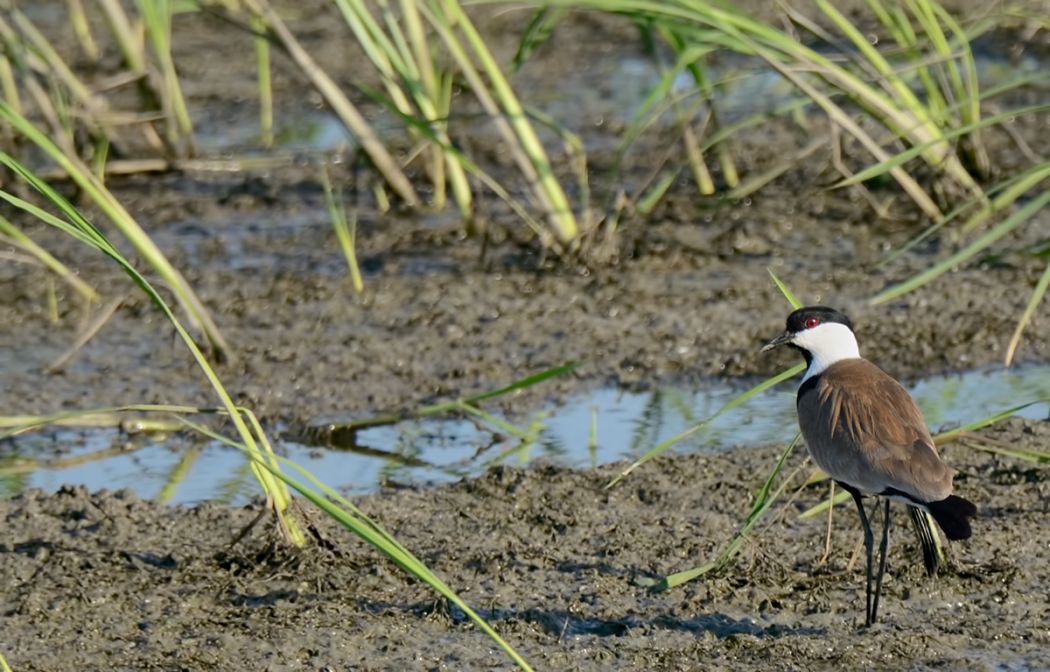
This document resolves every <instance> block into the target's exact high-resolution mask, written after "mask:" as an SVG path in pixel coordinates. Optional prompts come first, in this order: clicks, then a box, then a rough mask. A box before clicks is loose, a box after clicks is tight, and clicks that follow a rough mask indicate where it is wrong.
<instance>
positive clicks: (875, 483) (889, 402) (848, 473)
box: [761, 306, 977, 627]
mask: <svg viewBox="0 0 1050 672" xmlns="http://www.w3.org/2000/svg"><path fill="white" fill-rule="evenodd" d="M781 345H787V346H790V347H792V348H794V349H796V350H798V351H800V352H801V353H802V357H803V358H804V359H805V360H806V371H805V374H804V375H803V376H802V381H801V384H800V386H799V388H798V396H797V397H796V406H797V411H798V424H799V428H800V429H801V431H802V437H803V439H804V440H805V442H806V446H807V448H808V449H809V454H810V457H811V458H812V460H813V462H814V463H815V464H816V465H817V466H818V467H820V468H821V469H822V470H823V471H824V472H825V473H827V474H828V475H829V476H830V477H831V478H832V479H834V481H835V482H836V483H838V484H839V485H840V486H841V487H842V488H843V489H845V490H846V492H848V493H850V495H851V496H852V497H853V501H854V502H855V503H856V505H857V512H858V513H859V515H860V522H861V525H862V526H863V528H864V548H865V551H866V554H867V574H866V578H867V584H866V589H865V601H866V606H865V619H864V620H865V626H866V627H870V626H871V625H873V624H874V623H875V622H876V621H877V616H878V609H879V596H880V594H881V592H882V579H883V576H884V574H885V572H886V550H887V547H888V546H889V530H890V502H891V501H893V500H896V501H899V502H903V503H904V504H906V505H907V506H908V511H909V514H910V515H911V518H912V521H913V522H914V523H915V524H916V531H917V533H918V536H919V541H920V545H921V546H922V549H923V560H924V563H925V565H926V569H927V571H928V572H929V573H930V574H933V573H935V572H936V569H937V558H938V555H937V549H936V546H935V542H934V540H933V531H932V530H931V529H930V527H929V519H928V517H927V516H926V515H925V513H927V512H928V513H929V514H930V515H931V516H932V517H933V519H934V520H935V521H937V525H938V526H939V527H940V528H941V529H942V530H943V531H944V534H945V536H947V537H948V539H951V540H962V539H969V538H970V536H971V535H972V528H971V525H970V519H971V518H974V517H975V516H976V515H977V507H976V506H975V505H974V504H973V502H971V501H969V500H967V499H964V498H962V497H960V496H958V495H955V494H952V491H953V482H952V481H953V478H954V472H953V471H952V469H951V468H950V467H949V466H948V465H947V464H946V463H945V462H944V461H943V460H942V459H941V457H940V455H939V454H938V453H937V448H936V447H935V446H934V443H933V438H932V437H931V436H930V431H929V429H928V428H927V427H926V421H925V419H924V418H923V415H922V412H921V411H920V410H919V407H918V406H916V404H915V401H914V400H913V399H912V398H911V395H909V394H908V391H907V390H905V389H904V387H903V386H902V385H901V384H900V383H899V382H897V381H896V380H895V379H894V378H893V377H891V376H890V375H889V374H887V373H886V372H884V371H883V370H882V369H880V368H879V367H878V366H876V365H875V364H872V363H871V362H870V361H868V360H866V359H864V358H862V357H861V356H860V349H859V347H858V345H857V337H856V335H855V334H854V331H853V323H852V322H850V319H849V318H848V317H847V316H846V315H845V314H843V313H842V312H840V311H838V310H836V309H834V308H828V307H827V306H805V307H802V308H798V309H797V310H795V311H794V312H792V313H791V314H790V315H788V318H787V328H786V329H785V331H784V333H783V334H781V335H780V336H777V337H776V338H774V339H773V340H771V341H769V342H768V343H766V344H765V345H764V346H762V349H761V352H768V351H770V350H772V349H774V348H776V347H778V346H781ZM865 496H874V497H875V498H876V505H875V508H876V509H877V508H878V500H879V499H880V498H881V500H882V502H883V514H882V516H883V523H882V525H883V527H882V539H881V542H880V545H879V566H878V573H877V575H875V574H874V572H873V566H872V563H873V559H874V553H873V551H874V549H873V546H874V535H873V534H872V526H871V523H870V521H869V518H868V514H867V512H866V510H865V507H864V502H863V498H864V497H865ZM873 578H874V586H873V585H872V583H873Z"/></svg>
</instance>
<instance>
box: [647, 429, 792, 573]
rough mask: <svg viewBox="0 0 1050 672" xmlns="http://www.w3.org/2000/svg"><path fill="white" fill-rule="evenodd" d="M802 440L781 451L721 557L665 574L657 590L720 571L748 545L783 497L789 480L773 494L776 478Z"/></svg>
mask: <svg viewBox="0 0 1050 672" xmlns="http://www.w3.org/2000/svg"><path fill="white" fill-rule="evenodd" d="M800 439H801V435H800V434H796V435H795V438H794V439H792V440H791V441H790V442H789V443H788V444H787V446H785V448H784V450H783V451H782V452H781V453H780V457H779V458H778V459H777V463H776V466H774V467H773V471H772V472H770V474H769V476H768V477H767V478H766V481H765V483H763V484H762V487H761V488H759V489H758V492H756V493H755V503H754V504H753V505H752V507H751V513H749V514H748V516H747V519H746V520H745V521H744V525H743V526H742V527H741V528H740V529H739V530H738V531H737V532H736V534H734V535H733V538H732V540H731V541H730V542H729V543H728V544H727V545H726V547H725V548H724V549H723V550H722V552H721V553H719V554H718V557H717V558H716V559H715V560H714V561H712V562H709V563H706V564H704V565H701V566H699V567H696V568H694V569H689V570H686V571H684V572H675V573H674V574H670V575H668V576H667V577H665V578H664V579H663V580H662V581H660V582H658V583H657V584H656V585H654V586H653V589H654V590H657V591H663V590H669V589H671V588H674V587H675V586H680V585H682V584H683V583H686V582H688V581H692V580H693V579H696V578H699V577H701V576H703V575H704V574H707V573H708V572H712V571H716V570H718V569H721V568H723V567H725V566H726V565H728V564H729V562H730V561H731V560H732V559H733V557H734V556H736V554H737V553H738V552H739V551H740V548H741V546H743V545H744V541H746V540H747V537H748V535H750V534H751V530H752V529H754V527H755V524H756V523H757V522H758V520H759V519H760V518H761V517H762V516H763V514H765V512H766V511H768V510H769V507H770V506H772V505H773V502H774V501H776V499H777V498H778V497H779V496H780V494H781V493H782V492H783V491H784V489H785V488H786V487H787V484H788V481H790V479H788V481H785V482H784V483H782V484H781V485H780V487H779V488H777V490H776V492H774V493H772V494H770V490H771V489H772V487H773V481H774V480H776V477H777V476H778V475H779V474H780V472H781V470H783V468H784V462H786V461H787V458H788V456H790V455H791V453H792V452H793V451H794V450H795V447H796V446H798V444H799V442H800Z"/></svg>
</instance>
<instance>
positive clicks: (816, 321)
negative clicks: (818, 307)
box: [806, 317, 820, 329]
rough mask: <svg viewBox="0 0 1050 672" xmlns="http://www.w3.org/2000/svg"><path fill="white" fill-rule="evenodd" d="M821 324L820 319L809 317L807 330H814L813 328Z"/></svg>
mask: <svg viewBox="0 0 1050 672" xmlns="http://www.w3.org/2000/svg"><path fill="white" fill-rule="evenodd" d="M818 324H820V318H819V317H807V318H806V329H812V328H813V327H815V326H817V325H818Z"/></svg>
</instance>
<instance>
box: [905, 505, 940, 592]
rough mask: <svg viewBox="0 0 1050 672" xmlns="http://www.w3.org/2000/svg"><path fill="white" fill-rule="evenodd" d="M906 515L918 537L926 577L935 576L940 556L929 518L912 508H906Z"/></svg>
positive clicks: (924, 513) (922, 512)
mask: <svg viewBox="0 0 1050 672" xmlns="http://www.w3.org/2000/svg"><path fill="white" fill-rule="evenodd" d="M908 515H909V516H911V523H912V527H914V528H915V536H916V537H918V539H919V546H920V547H921V548H922V564H923V565H925V566H926V575H927V576H937V567H938V565H940V562H941V554H940V553H938V552H937V540H936V539H935V538H934V536H933V535H934V534H936V532H934V531H933V529H932V528H931V527H930V517H929V516H927V515H926V512H925V511H923V510H922V509H917V508H915V507H914V506H909V507H908Z"/></svg>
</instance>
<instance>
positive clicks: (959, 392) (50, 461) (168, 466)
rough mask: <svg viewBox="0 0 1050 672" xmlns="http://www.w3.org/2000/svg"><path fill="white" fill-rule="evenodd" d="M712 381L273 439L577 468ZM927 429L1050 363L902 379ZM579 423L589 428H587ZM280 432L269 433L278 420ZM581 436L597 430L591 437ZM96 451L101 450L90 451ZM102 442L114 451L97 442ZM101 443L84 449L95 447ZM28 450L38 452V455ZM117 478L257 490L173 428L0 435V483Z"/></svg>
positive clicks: (778, 428)
mask: <svg viewBox="0 0 1050 672" xmlns="http://www.w3.org/2000/svg"><path fill="white" fill-rule="evenodd" d="M744 389H745V388H743V387H741V386H739V385H738V384H730V383H727V382H725V381H718V380H712V381H710V382H709V383H708V384H707V385H705V386H703V387H701V388H700V389H697V390H681V389H675V388H669V387H665V388H659V389H656V390H653V391H649V392H640V393H639V392H621V391H617V390H614V389H600V390H597V391H595V392H593V393H591V394H587V395H583V396H579V397H577V398H575V399H572V400H570V401H569V402H568V403H566V404H564V405H562V406H558V407H549V408H545V409H542V410H540V411H537V412H535V413H533V414H532V415H528V416H525V417H524V418H520V419H515V420H513V421H511V422H513V423H514V424H515V425H516V426H517V427H519V428H521V429H525V428H527V427H529V426H530V425H531V426H532V428H533V430H534V431H533V433H534V434H535V436H536V440H535V441H531V442H529V441H522V440H520V439H518V438H516V437H513V436H510V435H507V434H504V435H500V434H498V433H497V432H496V431H495V430H494V429H491V428H490V426H489V425H485V424H483V423H475V422H472V421H471V420H469V419H464V418H461V417H451V418H435V419H426V420H412V421H406V422H402V423H399V424H397V425H392V426H386V427H376V428H372V429H367V430H363V431H361V432H359V434H358V435H357V446H356V447H355V448H352V449H329V448H320V447H317V446H309V445H304V444H302V443H297V442H294V441H281V442H279V445H278V449H279V450H281V451H282V452H283V454H285V455H286V456H287V457H289V458H291V459H292V460H294V461H295V462H297V463H299V464H301V465H303V466H304V467H306V468H307V469H309V470H310V471H311V472H313V473H314V474H315V475H317V476H319V477H320V478H322V479H323V480H324V481H325V482H326V483H327V484H328V485H330V486H332V487H335V488H337V489H339V490H340V491H343V492H347V493H352V494H362V493H366V492H370V491H374V490H375V489H376V488H377V487H378V486H379V485H380V484H381V483H387V484H412V485H424V484H430V483H441V482H448V481H453V480H456V479H458V478H461V477H463V476H470V475H476V474H479V473H481V472H483V471H484V470H485V469H487V468H488V467H490V466H492V465H495V464H501V463H502V464H516V465H520V464H527V463H529V462H532V461H535V460H540V459H542V460H545V461H549V462H554V463H557V464H561V465H566V466H574V467H585V466H595V465H598V464H605V463H608V462H613V461H616V460H622V459H631V458H637V457H639V456H641V455H642V454H643V453H645V451H647V450H648V449H650V448H651V447H653V446H654V445H656V444H657V443H659V442H660V441H662V440H664V439H667V438H669V437H672V436H674V435H676V434H678V433H679V432H681V431H683V430H685V429H688V428H689V427H691V426H693V425H694V424H696V423H698V422H700V421H702V420H704V419H706V418H709V417H710V416H712V415H714V414H715V413H716V412H717V411H718V410H719V409H720V408H721V407H722V406H724V405H725V404H726V403H727V402H728V401H730V400H731V399H732V398H733V397H735V396H736V395H738V394H740V393H741V392H743V391H744ZM910 390H911V392H912V394H913V395H914V396H915V398H916V400H917V402H918V404H919V406H920V407H921V408H922V410H923V412H924V413H925V414H926V418H927V421H928V423H929V424H930V426H931V427H932V428H933V429H934V430H941V429H946V428H950V427H954V426H958V425H960V424H963V423H966V422H971V421H973V420H976V419H979V418H982V417H985V416H987V415H990V414H992V413H994V412H996V411H999V410H1001V409H1003V408H1007V407H1010V406H1015V405H1019V404H1021V403H1025V402H1028V401H1034V400H1037V399H1043V400H1044V401H1042V402H1040V403H1036V404H1033V405H1032V406H1029V407H1028V408H1025V409H1023V410H1021V411H1020V412H1019V413H1018V414H1019V415H1021V416H1023V417H1027V418H1033V419H1038V418H1045V417H1047V414H1048V412H1050V411H1048V404H1047V402H1046V401H1045V400H1047V399H1050V366H1048V365H1041V366H1029V367H1024V368H1020V369H1014V370H1009V371H1006V370H1003V369H1001V368H996V369H984V370H974V371H968V372H965V373H960V374H955V375H948V376H937V377H932V378H928V379H925V380H922V381H919V382H918V383H916V384H914V385H912V386H911V388H910ZM793 395H794V384H793V383H784V384H782V385H781V386H780V387H779V388H777V389H774V390H769V391H767V392H765V393H764V394H761V395H758V396H757V397H755V398H753V399H751V400H750V401H748V402H747V403H746V404H744V405H743V406H740V407H738V408H736V409H734V410H732V411H730V412H728V413H726V414H724V415H722V416H720V417H718V418H716V419H714V420H713V421H711V422H710V424H709V425H707V426H706V427H705V428H704V429H703V430H701V431H699V432H697V433H696V434H694V435H692V436H690V437H689V438H688V439H686V440H685V441H683V442H681V443H680V444H678V446H677V447H676V450H679V451H681V452H703V451H719V450H724V449H728V448H731V447H734V446H761V445H768V444H771V443H778V442H783V441H787V440H789V439H790V438H791V436H792V435H793V434H794V432H795V431H796V428H797V426H796V424H795V415H794V413H795V411H794V404H793ZM592 422H593V423H594V424H595V426H596V428H597V431H596V433H595V434H593V435H592V429H591V428H592ZM278 433H279V432H278ZM592 436H594V437H596V441H592ZM100 451H107V452H106V453H100ZM113 452H115V453H116V454H115V455H111V454H110V453H113ZM96 454H102V455H105V456H104V457H101V458H100V459H93V458H94V455H96ZM33 460H41V461H46V464H43V465H41V464H39V463H34V462H33ZM66 484H82V485H84V486H86V487H88V488H89V489H91V490H96V489H99V488H110V489H119V488H130V489H131V490H133V491H135V492H136V493H137V494H138V495H139V496H141V497H147V498H158V499H161V500H163V501H167V502H171V503H194V502H200V501H204V500H219V501H224V502H229V503H234V504H237V503H243V502H245V501H247V500H248V499H250V498H251V497H252V496H254V495H255V494H256V492H257V490H256V487H255V485H254V481H253V479H252V476H251V474H250V473H249V471H248V469H247V468H246V467H245V462H244V460H243V458H242V457H241V455H240V454H239V453H238V452H237V451H235V450H233V449H231V448H228V447H225V446H223V445H221V444H219V443H217V442H214V441H201V440H199V439H197V438H196V437H192V436H189V435H184V434H176V435H172V436H146V435H142V436H129V435H126V434H124V433H122V432H121V431H120V430H119V429H115V428H103V429H99V428H90V429H87V428H85V429H71V428H57V429H52V430H49V431H46V432H37V433H33V434H27V435H23V436H19V437H14V438H11V439H7V440H6V441H5V443H4V444H3V445H2V446H0V493H2V494H3V495H5V496H11V495H14V494H16V493H18V492H21V491H23V490H25V489H27V488H42V489H44V490H47V491H54V490H57V489H58V488H59V487H61V486H62V485H66Z"/></svg>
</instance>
